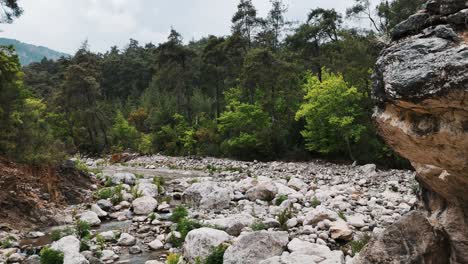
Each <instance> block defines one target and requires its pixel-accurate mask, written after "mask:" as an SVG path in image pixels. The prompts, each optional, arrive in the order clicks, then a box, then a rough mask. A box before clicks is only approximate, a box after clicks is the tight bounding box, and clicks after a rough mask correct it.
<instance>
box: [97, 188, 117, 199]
mask: <svg viewBox="0 0 468 264" xmlns="http://www.w3.org/2000/svg"><path fill="white" fill-rule="evenodd" d="M112 195H113V192H112V188H102V189H100V190H98V191H97V193H96V198H97V199H104V200H105V199H109V198H111V197H112Z"/></svg>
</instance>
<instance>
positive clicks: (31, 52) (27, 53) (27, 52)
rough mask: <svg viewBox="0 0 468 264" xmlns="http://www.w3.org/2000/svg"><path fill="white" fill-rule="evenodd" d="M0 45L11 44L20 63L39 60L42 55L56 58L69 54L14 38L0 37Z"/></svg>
mask: <svg viewBox="0 0 468 264" xmlns="http://www.w3.org/2000/svg"><path fill="white" fill-rule="evenodd" d="M0 45H13V46H14V47H15V49H16V53H17V54H18V56H19V59H20V62H21V65H28V64H30V63H32V62H39V61H41V60H42V59H43V58H44V57H46V58H48V59H52V60H56V59H58V58H60V57H62V56H70V55H68V54H66V53H63V52H58V51H55V50H51V49H49V48H46V47H42V46H35V45H31V44H27V43H23V42H21V41H18V40H16V39H8V38H0Z"/></svg>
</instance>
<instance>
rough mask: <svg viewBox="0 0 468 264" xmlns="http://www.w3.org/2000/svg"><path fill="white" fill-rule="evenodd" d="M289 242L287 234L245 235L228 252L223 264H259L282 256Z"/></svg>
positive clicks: (263, 233) (260, 232) (255, 233)
mask: <svg viewBox="0 0 468 264" xmlns="http://www.w3.org/2000/svg"><path fill="white" fill-rule="evenodd" d="M288 242H289V239H288V233H286V232H273V231H258V232H252V233H247V234H243V235H241V236H240V237H239V238H238V239H237V240H236V241H235V242H234V243H233V244H232V245H231V246H230V247H229V248H228V249H227V250H226V252H225V253H224V261H223V264H257V263H259V262H260V261H262V260H266V259H268V258H271V257H274V256H279V255H281V253H282V252H283V249H284V248H285V247H286V245H287V244H288Z"/></svg>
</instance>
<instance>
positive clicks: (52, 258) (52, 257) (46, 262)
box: [40, 247, 64, 264]
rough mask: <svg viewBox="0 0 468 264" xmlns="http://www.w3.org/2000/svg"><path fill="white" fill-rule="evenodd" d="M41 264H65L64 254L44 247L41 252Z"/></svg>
mask: <svg viewBox="0 0 468 264" xmlns="http://www.w3.org/2000/svg"><path fill="white" fill-rule="evenodd" d="M40 255H41V264H63V257H64V255H63V253H62V252H60V251H57V250H53V249H51V248H49V247H44V248H43V249H42V250H41V253H40Z"/></svg>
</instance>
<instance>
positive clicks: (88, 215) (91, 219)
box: [80, 211, 101, 226]
mask: <svg viewBox="0 0 468 264" xmlns="http://www.w3.org/2000/svg"><path fill="white" fill-rule="evenodd" d="M80 220H81V221H84V222H86V223H88V224H90V225H91V226H97V225H100V224H101V220H100V219H99V217H98V215H97V214H96V213H95V212H93V211H84V212H83V213H82V214H81V216H80Z"/></svg>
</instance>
